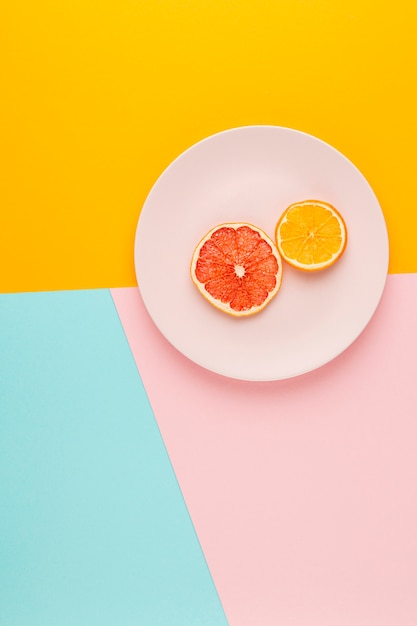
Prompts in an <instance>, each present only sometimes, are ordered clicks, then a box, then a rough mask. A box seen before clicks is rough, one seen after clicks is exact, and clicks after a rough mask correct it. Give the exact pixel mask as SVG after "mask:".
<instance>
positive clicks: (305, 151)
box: [135, 126, 389, 380]
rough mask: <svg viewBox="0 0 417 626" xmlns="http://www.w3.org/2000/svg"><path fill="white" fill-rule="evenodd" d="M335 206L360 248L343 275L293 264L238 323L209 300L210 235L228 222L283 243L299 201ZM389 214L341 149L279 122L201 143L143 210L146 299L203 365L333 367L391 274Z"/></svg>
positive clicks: (343, 262) (245, 369)
mask: <svg viewBox="0 0 417 626" xmlns="http://www.w3.org/2000/svg"><path fill="white" fill-rule="evenodd" d="M311 198H312V199H320V200H325V201H327V202H330V203H331V204H333V205H334V206H336V208H338V209H339V211H340V212H341V214H342V215H343V217H344V218H345V221H346V225H347V229H348V237H349V238H348V245H347V248H346V251H345V253H344V255H343V256H342V258H341V259H340V260H339V261H338V262H337V263H336V264H335V265H334V266H333V267H331V268H329V269H327V270H322V271H321V272H317V273H314V274H306V273H304V272H300V271H297V270H294V269H292V268H291V267H289V266H288V265H286V264H285V265H284V271H283V280H282V287H281V290H280V291H279V293H278V295H277V296H276V297H275V298H274V299H273V300H272V302H271V303H270V304H269V305H268V306H267V307H266V308H265V309H264V310H263V311H261V312H260V313H258V314H257V315H254V316H251V317H245V318H240V319H236V318H233V317H231V316H229V315H226V314H224V313H222V312H221V311H219V310H217V309H216V308H214V307H213V306H212V305H211V304H209V303H208V302H207V301H206V300H205V299H204V298H203V297H202V296H201V295H200V294H199V293H198V291H197V289H196V287H195V286H194V285H193V283H192V281H191V278H190V260H191V257H192V254H193V251H194V248H195V246H196V245H197V243H198V242H199V241H200V239H201V237H202V236H203V235H205V234H206V232H208V231H209V230H210V229H211V228H212V227H213V226H216V225H217V224H220V223H222V222H249V223H252V224H255V225H256V226H258V227H260V228H262V229H263V230H264V231H266V232H267V233H268V234H269V235H270V236H271V237H272V238H273V237H274V232H275V224H276V222H277V221H278V218H279V216H280V215H281V213H282V212H283V211H284V209H285V208H286V207H287V206H288V205H289V204H291V203H292V202H295V201H297V200H305V199H311ZM388 254H389V252H388V237H387V230H386V226H385V221H384V217H383V214H382V211H381V208H380V206H379V204H378V201H377V199H376V197H375V194H374V193H373V191H372V189H371V187H370V186H369V184H368V183H367V181H366V180H365V178H364V177H363V176H362V174H361V173H360V172H359V171H358V169H357V168H356V167H355V166H354V165H352V163H351V162H350V161H349V160H348V159H347V158H346V157H345V156H343V155H342V154H341V153H340V152H338V151H337V150H335V149H334V148H333V147H331V146H329V145H328V144H326V143H324V142H323V141H321V140H319V139H317V138H315V137H312V136H311V135H307V134H305V133H302V132H299V131H296V130H292V129H289V128H282V127H276V126H248V127H242V128H235V129H231V130H228V131H225V132H222V133H219V134H216V135H213V136H211V137H208V138H207V139H204V140H203V141H200V142H199V143H197V144H196V145H194V146H192V147H191V148H190V149H188V150H187V151H186V152H184V153H183V154H182V155H181V156H179V157H178V158H177V159H176V160H175V161H173V163H171V165H170V166H169V167H168V168H167V169H166V170H165V171H164V172H163V174H162V175H161V176H160V178H159V179H158V180H157V182H156V184H155V185H154V187H153V188H152V190H151V192H150V194H149V196H148V198H147V199H146V202H145V204H144V206H143V209H142V212H141V215H140V219H139V223H138V228H137V232H136V240H135V266H136V275H137V279H138V284H139V289H140V293H141V295H142V298H143V301H144V303H145V306H146V308H147V310H148V312H149V315H150V316H151V317H152V319H153V321H154V323H155V324H156V326H157V327H158V328H159V330H160V331H161V332H162V333H163V335H164V336H165V337H166V339H167V340H168V341H169V342H170V343H171V344H172V345H173V346H175V347H176V348H177V349H178V350H179V351H180V352H182V353H183V354H184V355H185V356H187V357H188V358H189V359H191V360H193V361H194V362H196V363H198V364H199V365H201V366H203V367H205V368H207V369H209V370H212V371H213V372H217V373H218V374H222V375H224V376H229V377H232V378H239V379H244V380H278V379H283V378H290V377H292V376H297V375H299V374H303V373H305V372H308V371H310V370H313V369H315V368H317V367H319V366H321V365H324V364H325V363H327V362H328V361H330V360H331V359H333V358H334V357H336V356H337V355H339V354H340V353H341V352H343V350H345V349H346V348H347V347H348V346H349V345H350V344H351V343H352V342H353V341H354V340H355V339H356V338H357V337H358V335H359V334H360V333H361V332H362V331H363V330H364V328H365V326H366V325H367V323H368V322H369V320H370V319H371V317H372V315H373V314H374V312H375V309H376V307H377V305H378V303H379V300H380V298H381V295H382V292H383V289H384V285H385V281H386V277H387V271H388Z"/></svg>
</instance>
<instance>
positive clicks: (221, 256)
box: [191, 223, 282, 317]
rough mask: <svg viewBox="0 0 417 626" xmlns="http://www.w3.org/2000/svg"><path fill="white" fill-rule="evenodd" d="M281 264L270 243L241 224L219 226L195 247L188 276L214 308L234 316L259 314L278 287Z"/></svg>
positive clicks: (272, 244) (264, 236) (275, 249)
mask: <svg viewBox="0 0 417 626" xmlns="http://www.w3.org/2000/svg"><path fill="white" fill-rule="evenodd" d="M281 276H282V262H281V259H280V256H279V253H278V250H277V248H276V246H275V244H274V242H273V241H272V240H271V239H270V238H269V237H268V236H267V235H266V234H265V233H264V232H263V231H262V230H260V229H259V228H257V227H256V226H252V225H251V224H245V223H237V224H235V223H232V224H220V225H219V226H216V227H215V228H213V229H212V230H211V231H210V232H208V233H207V234H206V235H205V236H204V237H203V239H202V240H201V241H200V243H199V244H198V246H197V247H196V249H195V251H194V254H193V258H192V261H191V277H192V279H193V282H194V284H195V285H196V287H197V289H198V290H199V292H200V293H201V294H202V295H203V296H204V297H205V298H206V299H207V300H208V301H209V302H210V303H211V304H213V305H214V306H216V307H217V308H219V309H221V310H222V311H224V312H225V313H229V314H231V315H235V316H239V317H240V316H244V315H251V314H253V313H257V312H259V311H261V310H262V309H263V308H264V307H265V306H266V305H267V304H268V303H269V302H270V301H271V300H272V298H273V297H274V296H275V294H276V293H277V292H278V290H279V288H280V286H281Z"/></svg>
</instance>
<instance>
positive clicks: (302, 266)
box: [275, 200, 348, 272]
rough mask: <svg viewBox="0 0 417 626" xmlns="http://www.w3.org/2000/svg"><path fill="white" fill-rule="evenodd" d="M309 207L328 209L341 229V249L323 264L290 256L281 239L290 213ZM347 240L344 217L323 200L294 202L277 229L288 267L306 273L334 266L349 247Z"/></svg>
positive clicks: (278, 241)
mask: <svg viewBox="0 0 417 626" xmlns="http://www.w3.org/2000/svg"><path fill="white" fill-rule="evenodd" d="M308 205H317V206H320V207H322V208H325V209H327V210H328V211H329V212H330V213H331V216H332V217H335V218H336V220H337V222H338V224H339V227H340V238H341V243H340V247H339V248H338V250H337V251H336V252H335V253H334V254H332V255H331V256H329V258H328V259H326V260H325V261H323V262H321V263H301V262H300V261H298V260H297V259H296V258H294V257H291V256H289V255H288V253H287V252H286V250H285V249H284V244H285V242H283V241H282V238H281V227H282V225H283V224H285V222H286V221H288V215H289V213H290V212H291V211H292V210H293V209H295V208H297V207H302V206H308ZM347 240H348V236H347V228H346V223H345V221H344V219H343V217H342V215H341V214H340V213H339V211H338V210H337V209H336V208H335V207H334V206H333V205H332V204H330V203H329V202H324V201H322V200H303V201H302V202H294V203H293V204H291V205H290V206H289V207H287V209H286V210H285V211H284V213H283V214H282V215H281V217H280V219H279V220H278V223H277V225H276V228H275V241H276V246H277V249H278V251H279V254H280V255H281V257H282V259H283V260H284V261H286V262H287V263H288V265H291V266H292V267H294V268H296V269H299V270H303V271H305V272H315V271H318V270H322V269H326V268H328V267H331V266H332V265H334V264H335V263H336V261H337V260H338V259H340V257H341V256H342V254H343V253H344V251H345V249H346V245H347Z"/></svg>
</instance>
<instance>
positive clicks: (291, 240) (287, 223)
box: [275, 200, 347, 272]
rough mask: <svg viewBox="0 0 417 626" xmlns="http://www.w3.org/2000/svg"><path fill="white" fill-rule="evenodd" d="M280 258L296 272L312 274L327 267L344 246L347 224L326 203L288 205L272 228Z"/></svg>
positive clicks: (307, 202) (312, 201)
mask: <svg viewBox="0 0 417 626" xmlns="http://www.w3.org/2000/svg"><path fill="white" fill-rule="evenodd" d="M275 238H276V244H277V248H278V250H279V252H280V254H281V256H282V258H283V259H284V260H285V261H287V263H289V264H290V265H292V266H293V267H296V268H297V269H301V270H306V271H308V272H312V271H315V270H322V269H325V268H326V267H330V266H331V265H333V264H334V263H336V261H337V260H338V259H339V258H340V257H341V256H342V254H343V252H344V251H345V248H346V243H347V230H346V224H345V222H344V220H343V217H342V216H341V215H340V213H339V211H337V209H335V207H334V206H332V205H331V204H329V203H328V202H323V201H321V200H304V201H303V202H295V203H294V204H291V205H290V206H289V207H288V208H287V209H286V210H285V211H284V213H283V214H282V215H281V217H280V219H279V221H278V223H277V225H276V229H275Z"/></svg>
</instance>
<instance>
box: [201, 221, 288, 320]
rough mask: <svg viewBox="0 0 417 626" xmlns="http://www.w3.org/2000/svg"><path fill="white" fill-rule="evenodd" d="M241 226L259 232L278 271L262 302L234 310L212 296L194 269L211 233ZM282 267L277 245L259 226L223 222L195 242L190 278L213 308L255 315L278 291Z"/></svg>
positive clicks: (238, 313) (244, 314) (236, 315)
mask: <svg viewBox="0 0 417 626" xmlns="http://www.w3.org/2000/svg"><path fill="white" fill-rule="evenodd" d="M242 226H247V227H248V228H251V229H252V230H254V231H256V232H257V233H259V234H260V235H261V237H262V239H264V240H265V241H266V242H267V243H268V244H269V245H270V247H271V250H272V253H273V255H274V256H275V258H276V260H277V263H278V271H277V273H276V274H275V279H276V284H275V287H274V288H273V289H272V290H271V291H270V292H269V293H268V296H267V297H266V298H265V300H264V302H262V304H260V305H258V306H253V307H251V308H250V309H246V310H243V311H236V310H234V309H232V308H231V306H230V304H229V303H228V302H222V301H221V300H218V299H217V298H214V297H213V296H212V295H211V294H210V293H209V292H208V291H207V290H206V289H205V285H204V283H202V282H200V281H199V280H198V278H197V276H196V273H195V270H196V265H197V261H198V259H199V256H200V251H201V248H202V247H203V245H204V244H205V243H206V241H208V240H209V239H210V238H211V236H212V235H213V233H215V232H216V231H217V230H220V229H221V228H233V229H236V230H237V229H238V228H240V227H242ZM282 268H283V263H282V259H281V257H280V254H279V252H278V249H277V246H276V244H275V243H274V241H273V240H272V239H271V238H270V237H269V236H268V235H267V234H266V233H265V232H264V231H263V230H262V229H260V228H258V227H257V226H254V225H253V224H250V223H248V222H225V223H223V224H218V225H217V226H215V227H214V228H212V229H211V230H209V231H208V233H207V234H206V235H204V237H202V239H201V240H200V242H199V243H198V244H197V246H196V248H195V250H194V254H193V256H192V259H191V267H190V270H191V278H192V281H193V283H194V285H195V286H196V287H197V289H198V291H199V292H200V294H201V295H202V296H203V297H204V298H205V299H206V300H207V301H208V302H209V303H210V304H212V305H213V306H214V307H215V308H217V309H219V310H220V311H223V312H224V313H227V314H228V315H231V316H233V317H248V316H251V315H255V314H256V313H259V312H260V311H262V310H263V309H264V308H265V307H266V306H267V305H268V304H269V303H270V302H271V300H272V299H273V298H274V297H275V296H276V294H277V293H278V291H279V289H280V287H281V283H282Z"/></svg>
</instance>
